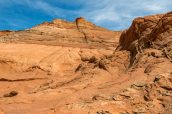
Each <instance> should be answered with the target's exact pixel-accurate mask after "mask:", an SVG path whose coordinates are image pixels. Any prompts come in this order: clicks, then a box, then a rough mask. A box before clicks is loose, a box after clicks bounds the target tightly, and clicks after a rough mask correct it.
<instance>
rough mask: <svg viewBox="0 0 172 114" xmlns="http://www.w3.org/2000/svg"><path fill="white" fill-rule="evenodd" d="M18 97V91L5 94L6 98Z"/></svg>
mask: <svg viewBox="0 0 172 114" xmlns="http://www.w3.org/2000/svg"><path fill="white" fill-rule="evenodd" d="M17 95H18V92H17V91H11V92H10V93H7V94H4V97H14V96H17Z"/></svg>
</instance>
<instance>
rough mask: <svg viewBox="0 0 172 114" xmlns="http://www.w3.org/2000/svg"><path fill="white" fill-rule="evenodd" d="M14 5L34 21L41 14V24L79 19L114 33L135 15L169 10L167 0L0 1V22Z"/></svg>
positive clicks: (169, 2) (170, 4)
mask: <svg viewBox="0 0 172 114" xmlns="http://www.w3.org/2000/svg"><path fill="white" fill-rule="evenodd" d="M7 4H8V5H7ZM15 5H17V7H18V6H19V7H24V8H25V10H26V11H31V13H32V14H38V15H37V18H38V19H40V15H39V14H40V13H41V14H42V15H44V19H42V20H41V21H46V19H48V20H49V19H50V18H51V19H53V18H64V19H66V20H71V19H74V18H76V17H79V16H83V17H85V18H86V19H88V20H90V21H92V22H94V23H95V24H97V25H100V26H103V27H106V28H109V29H117V30H121V29H126V28H127V27H128V26H129V25H130V24H131V21H132V20H133V19H134V18H135V17H137V16H145V15H150V14H155V13H164V12H167V11H170V10H172V2H171V0H137V1H136V0H120V1H119V0H87V1H86V0H53V1H52V0H0V13H1V14H2V15H0V21H1V16H3V18H5V17H8V16H7V15H6V14H5V13H9V12H10V11H12V10H9V12H8V9H9V8H11V7H12V8H14V9H16V7H14V6H15ZM1 6H2V7H1ZM5 10H7V11H5ZM17 11H18V10H17ZM14 13H15V12H14ZM32 14H30V15H29V14H25V11H23V14H21V13H20V14H18V15H22V16H24V17H29V18H32ZM15 15H17V14H15ZM16 17H17V16H16ZM45 17H46V18H45ZM14 18H15V17H14ZM16 19H17V18H16ZM7 20H8V19H7ZM38 22H39V21H38ZM14 28H15V27H14Z"/></svg>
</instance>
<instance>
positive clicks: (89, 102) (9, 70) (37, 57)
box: [0, 12, 172, 114]
mask: <svg viewBox="0 0 172 114" xmlns="http://www.w3.org/2000/svg"><path fill="white" fill-rule="evenodd" d="M171 22H172V12H169V13H167V14H160V15H153V16H146V17H139V18H136V19H135V20H134V21H133V23H132V25H131V27H130V28H129V29H128V30H126V31H123V33H122V35H121V36H120V39H119V35H120V32H114V31H109V30H106V29H103V28H101V27H97V26H96V25H94V24H92V23H90V22H88V21H86V20H85V19H83V18H77V19H76V21H74V22H66V21H63V20H59V19H56V20H54V21H53V22H46V23H43V24H40V25H38V26H35V27H33V28H31V29H29V30H25V31H16V32H14V31H13V32H10V33H8V35H6V34H5V35H2V36H0V39H1V41H2V42H3V43H1V44H0V48H1V50H0V86H1V88H0V113H2V114H3V113H7V114H11V113H12V114H37V113H41V114H171V113H172V63H171V62H172V61H171V59H172V58H171V55H172V48H171V47H172V43H171V33H172V29H171V28H172V23H171ZM118 40H119V44H118ZM115 48H116V50H115ZM13 91H17V94H15V95H12V96H11V94H10V93H11V92H13ZM4 95H5V96H6V95H7V96H10V97H4ZM155 109H156V110H155Z"/></svg>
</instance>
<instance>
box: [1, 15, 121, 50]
mask: <svg viewBox="0 0 172 114" xmlns="http://www.w3.org/2000/svg"><path fill="white" fill-rule="evenodd" d="M120 34H121V32H120V31H110V30H107V29H104V28H101V27H98V26H96V25H94V24H93V23H91V22H89V21H87V20H85V19H84V18H82V17H81V18H77V19H76V20H75V21H74V22H67V21H64V20H61V19H55V20H53V21H52V22H45V23H42V24H40V25H38V26H35V27H33V28H31V29H28V30H24V31H16V32H14V33H13V34H10V35H8V36H3V37H0V39H1V40H2V39H3V40H2V41H4V42H5V41H7V42H13V41H15V42H25V43H34V44H35V43H37V44H45V45H65V46H75V45H78V46H80V47H88V48H106V49H113V50H114V49H115V48H116V46H117V43H118V40H119V37H120Z"/></svg>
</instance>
